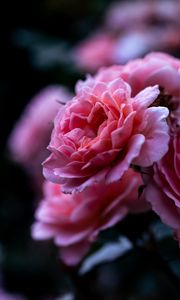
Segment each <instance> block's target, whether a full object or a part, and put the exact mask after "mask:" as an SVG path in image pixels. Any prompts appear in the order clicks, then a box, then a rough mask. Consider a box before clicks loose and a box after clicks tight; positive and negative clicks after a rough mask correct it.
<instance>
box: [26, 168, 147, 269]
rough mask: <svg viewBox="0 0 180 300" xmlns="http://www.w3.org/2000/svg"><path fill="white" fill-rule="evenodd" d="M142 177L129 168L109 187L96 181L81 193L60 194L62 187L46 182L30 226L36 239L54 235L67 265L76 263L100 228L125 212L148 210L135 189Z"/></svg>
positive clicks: (106, 225) (117, 218) (115, 221)
mask: <svg viewBox="0 0 180 300" xmlns="http://www.w3.org/2000/svg"><path fill="white" fill-rule="evenodd" d="M141 184H142V179H141V176H140V175H139V174H138V173H136V172H135V171H133V170H132V169H129V170H127V171H126V172H125V173H124V175H123V176H122V178H121V179H120V180H119V181H117V182H115V183H111V184H110V185H108V186H105V185H104V184H103V183H102V184H95V185H94V186H92V187H90V188H87V189H86V190H85V191H83V192H82V193H75V194H63V193H62V192H61V186H60V185H58V184H53V183H51V182H48V181H46V182H45V184H44V199H43V201H42V202H41V203H40V205H39V208H38V209H37V211H36V219H37V222H36V223H35V224H34V225H33V227H32V235H33V237H34V238H35V239H38V240H44V239H49V238H53V239H54V241H55V244H56V245H58V246H60V252H61V257H62V259H63V260H64V262H65V263H66V264H69V265H73V264H77V263H78V262H79V261H80V260H81V259H82V257H83V256H84V255H85V254H86V253H87V251H88V250H89V247H90V244H91V243H92V242H93V241H94V240H95V239H96V238H97V235H98V233H99V232H100V231H101V230H104V229H106V228H109V227H111V226H113V225H115V224H116V223H117V222H119V221H120V220H121V219H122V218H123V217H124V216H125V215H126V214H127V213H128V212H139V211H143V210H145V209H147V205H146V203H145V202H144V201H143V198H142V197H141V198H140V199H138V188H139V187H140V185H141Z"/></svg>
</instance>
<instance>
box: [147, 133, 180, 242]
mask: <svg viewBox="0 0 180 300" xmlns="http://www.w3.org/2000/svg"><path fill="white" fill-rule="evenodd" d="M145 197H146V199H147V200H148V201H149V202H150V203H151V205H152V208H153V210H154V211H155V212H156V213H157V214H158V215H159V216H160V218H161V219H162V221H163V222H164V223H166V224H167V225H169V226H170V227H171V228H172V229H173V231H175V236H176V239H178V240H179V242H180V131H178V132H177V133H176V134H174V136H172V137H171V140H170V144H169V151H168V153H167V154H166V155H165V156H164V157H163V158H162V159H161V160H160V161H159V162H158V163H156V164H155V165H154V174H153V177H152V176H151V178H148V182H147V187H146V189H145Z"/></svg>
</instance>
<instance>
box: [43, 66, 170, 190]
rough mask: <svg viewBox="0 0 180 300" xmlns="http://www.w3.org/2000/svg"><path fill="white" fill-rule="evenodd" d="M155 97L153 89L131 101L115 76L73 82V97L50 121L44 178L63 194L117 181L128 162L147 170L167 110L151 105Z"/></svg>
mask: <svg viewBox="0 0 180 300" xmlns="http://www.w3.org/2000/svg"><path fill="white" fill-rule="evenodd" d="M114 73H116V72H114ZM114 73H113V74H114ZM110 75H111V74H110ZM110 77H111V76H110ZM110 77H109V78H110ZM158 96H159V88H158V86H157V85H155V86H149V87H147V88H146V89H142V90H141V91H140V92H139V93H138V94H136V95H135V96H134V97H132V96H131V86H130V85H129V84H127V83H126V82H125V81H123V80H122V79H120V78H115V79H114V80H109V81H108V82H102V81H100V80H97V79H96V78H91V77H89V78H88V79H87V80H86V81H84V82H79V83H78V85H77V95H76V96H75V97H74V98H73V100H72V101H71V102H69V103H67V105H65V106H64V107H62V108H61V109H60V111H59V113H58V114H57V116H56V118H55V123H54V130H53V133H52V136H51V141H50V144H49V147H48V149H49V150H50V151H51V152H52V154H51V155H50V156H49V158H48V159H47V160H46V161H45V162H44V175H45V177H46V178H47V179H49V180H50V181H52V182H54V183H60V184H62V190H63V191H64V192H72V191H74V190H77V191H82V190H83V189H84V188H85V187H87V186H92V185H93V184H94V183H96V182H103V183H105V184H109V183H112V182H115V181H118V180H119V179H120V178H121V177H122V175H123V174H124V172H125V171H126V170H127V169H128V168H129V167H130V165H131V164H135V165H138V166H141V167H147V166H151V165H152V164H153V163H154V162H155V161H158V160H160V159H161V157H162V156H164V154H165V153H166V152H167V150H168V141H169V134H168V126H167V123H166V120H165V119H166V117H167V116H168V109H167V108H165V107H156V106H153V103H154V102H155V101H156V99H157V98H158Z"/></svg>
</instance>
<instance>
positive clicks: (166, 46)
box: [73, 0, 180, 72]
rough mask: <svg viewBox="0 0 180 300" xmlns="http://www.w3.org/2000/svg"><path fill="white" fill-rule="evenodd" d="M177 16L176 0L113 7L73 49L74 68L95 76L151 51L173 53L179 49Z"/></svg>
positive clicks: (126, 3)
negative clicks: (96, 72) (98, 71)
mask: <svg viewBox="0 0 180 300" xmlns="http://www.w3.org/2000/svg"><path fill="white" fill-rule="evenodd" d="M179 14H180V3H179V1H178V0H166V1H152V0H147V1H141V0H137V1H133V2H120V3H118V2H117V3H113V4H111V5H110V7H109V9H108V11H107V13H106V16H105V18H104V19H105V20H104V22H103V24H102V26H101V28H100V29H98V30H97V31H96V32H95V33H94V34H91V36H89V37H88V38H86V40H85V41H82V42H81V43H80V44H79V45H77V46H76V48H75V49H74V51H73V59H74V61H75V64H76V65H77V67H79V68H81V69H83V70H87V71H88V72H95V71H96V70H97V69H98V68H99V67H101V66H108V65H111V64H114V63H115V64H119V63H120V64H124V63H126V62H127V61H128V60H130V59H134V58H137V57H139V56H143V55H145V54H147V53H148V52H150V51H154V50H156V51H166V52H169V53H172V52H173V53H174V52H175V51H178V50H179V49H180V37H179V34H178V32H179V29H180V21H179Z"/></svg>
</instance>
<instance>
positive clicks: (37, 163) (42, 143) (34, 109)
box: [9, 86, 70, 176]
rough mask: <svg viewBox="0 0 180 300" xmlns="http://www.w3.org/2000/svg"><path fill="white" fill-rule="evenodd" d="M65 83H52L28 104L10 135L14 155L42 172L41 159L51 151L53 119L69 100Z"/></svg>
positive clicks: (26, 164) (28, 167)
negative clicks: (61, 84) (63, 85)
mask: <svg viewBox="0 0 180 300" xmlns="http://www.w3.org/2000/svg"><path fill="white" fill-rule="evenodd" d="M68 97H70V96H69V94H68V92H67V91H66V90H65V89H64V88H63V87H61V86H49V87H47V88H45V89H43V90H42V91H41V92H40V93H39V94H37V95H36V96H35V97H34V98H33V99H32V100H31V102H30V103H29V104H28V106H27V107H26V109H25V111H24V113H23V115H22V116H21V118H20V120H19V121H18V122H17V124H16V125H15V128H14V130H13V132H12V134H11V136H10V139H9V148H10V151H11V154H12V157H13V158H14V160H16V161H17V162H19V163H21V164H22V165H23V166H25V167H26V169H28V171H30V172H31V173H36V172H37V173H38V176H40V174H41V172H42V171H41V163H42V161H43V160H44V159H45V157H46V156H47V154H48V151H47V150H46V147H47V145H48V143H49V140H50V134H51V131H52V127H53V119H54V117H55V115H56V113H57V111H58V110H59V108H60V107H61V103H63V102H66V101H67V100H68Z"/></svg>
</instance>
